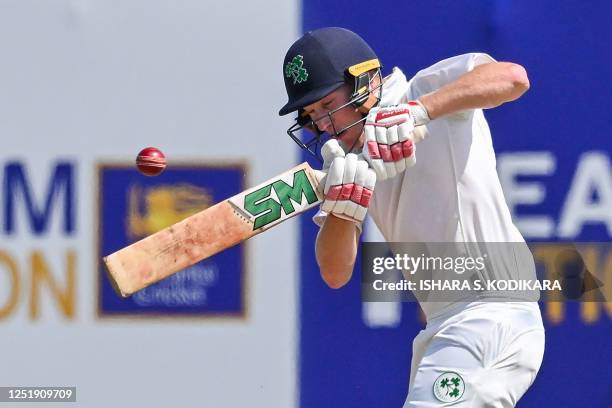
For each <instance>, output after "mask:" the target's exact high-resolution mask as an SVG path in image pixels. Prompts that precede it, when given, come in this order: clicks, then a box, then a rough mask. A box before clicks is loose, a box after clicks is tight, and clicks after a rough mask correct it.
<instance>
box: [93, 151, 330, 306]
mask: <svg viewBox="0 0 612 408" xmlns="http://www.w3.org/2000/svg"><path fill="white" fill-rule="evenodd" d="M324 176H325V173H323V172H321V171H318V170H314V169H312V168H311V167H310V166H309V165H308V163H306V162H304V163H302V164H300V165H298V166H296V167H294V168H292V169H291V170H288V171H286V172H284V173H282V174H280V175H278V176H276V177H274V178H271V179H270V180H268V181H266V182H264V183H262V184H260V185H258V186H256V187H253V188H250V189H248V190H246V191H243V192H242V193H240V194H237V195H235V196H233V197H231V198H229V199H227V200H225V201H222V202H220V203H218V204H215V205H214V206H212V207H209V208H207V209H205V210H202V211H200V212H199V213H197V214H194V215H192V216H190V217H188V218H185V219H184V220H183V221H180V222H178V223H176V224H174V225H171V226H169V227H167V228H165V229H163V230H161V231H158V232H156V233H155V234H152V235H150V236H148V237H146V238H144V239H142V240H140V241H138V242H135V243H133V244H131V245H129V246H127V247H125V248H123V249H120V250H119V251H117V252H114V253H112V254H110V255H108V256H106V257H104V262H105V264H106V267H107V269H108V272H109V276H110V280H111V282H112V284H113V286H114V288H115V290H116V291H117V292H118V293H119V294H120V295H121V296H123V297H127V296H129V295H131V294H133V293H134V292H136V291H138V290H140V289H143V288H146V287H147V286H149V285H151V284H153V283H155V282H158V281H160V280H162V279H164V278H166V277H168V276H170V275H172V274H175V273H177V272H179V271H180V270H182V269H185V268H186V267H188V266H191V265H193V264H195V263H197V262H199V261H201V260H203V259H206V258H208V257H210V256H212V255H214V254H216V253H218V252H221V251H223V250H224V249H226V248H229V247H231V246H234V245H236V244H238V243H240V242H242V241H244V240H246V239H249V238H251V237H252V236H254V235H257V234H259V233H260V232H263V231H265V230H267V229H268V228H272V227H273V226H275V225H278V224H279V223H281V222H283V221H285V220H287V219H289V218H291V217H294V216H296V215H298V214H301V213H303V212H304V211H306V210H308V209H310V208H312V207H314V206H316V205H317V204H319V203H321V201H322V200H323V193H322V192H321V191H319V190H318V189H317V186H318V185H319V182H320V181H321V179H322V178H323V177H324Z"/></svg>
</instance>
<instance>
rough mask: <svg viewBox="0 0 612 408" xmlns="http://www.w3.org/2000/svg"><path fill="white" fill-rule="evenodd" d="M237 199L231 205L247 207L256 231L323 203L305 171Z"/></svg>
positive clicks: (285, 175) (295, 172)
mask: <svg viewBox="0 0 612 408" xmlns="http://www.w3.org/2000/svg"><path fill="white" fill-rule="evenodd" d="M243 197H244V201H243V200H242V198H243ZM237 198H238V199H237V200H234V199H230V202H232V203H233V204H234V205H236V204H237V203H240V202H242V203H244V204H243V206H242V208H243V209H244V211H245V212H246V213H247V214H249V216H248V218H249V219H250V220H251V221H252V222H253V230H256V229H259V228H263V227H271V226H272V225H274V224H276V223H278V222H281V221H284V220H285V219H287V218H289V217H291V216H293V215H296V214H299V213H301V212H303V211H306V210H307V209H309V208H311V207H313V206H314V205H316V204H317V203H319V202H320V197H319V195H318V193H317V191H316V189H315V187H314V186H313V183H312V181H311V179H310V178H309V177H308V174H307V170H306V169H304V168H302V169H299V170H297V171H295V170H294V171H288V172H286V173H283V174H281V175H280V176H279V177H277V178H276V180H274V181H272V182H270V181H268V182H267V183H266V184H265V185H263V186H257V187H255V188H253V189H251V190H248V191H245V192H244V193H243V194H241V195H240V196H238V197H237ZM238 207H240V206H238Z"/></svg>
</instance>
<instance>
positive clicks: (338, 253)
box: [315, 215, 359, 289]
mask: <svg viewBox="0 0 612 408" xmlns="http://www.w3.org/2000/svg"><path fill="white" fill-rule="evenodd" d="M358 242H359V230H358V229H357V227H356V226H355V223H353V222H351V221H347V220H343V219H341V218H337V217H335V216H333V215H328V216H327V218H326V219H325V223H324V224H323V226H322V227H321V229H320V231H319V235H318V236H317V242H316V247H315V250H316V256H317V263H318V264H319V268H320V270H321V277H322V278H323V280H324V281H325V283H326V284H327V285H328V286H329V287H331V288H334V289H336V288H340V287H342V286H344V285H345V284H346V283H347V282H348V281H349V280H350V278H351V275H352V274H353V267H354V266H355V258H356V257H357V244H358Z"/></svg>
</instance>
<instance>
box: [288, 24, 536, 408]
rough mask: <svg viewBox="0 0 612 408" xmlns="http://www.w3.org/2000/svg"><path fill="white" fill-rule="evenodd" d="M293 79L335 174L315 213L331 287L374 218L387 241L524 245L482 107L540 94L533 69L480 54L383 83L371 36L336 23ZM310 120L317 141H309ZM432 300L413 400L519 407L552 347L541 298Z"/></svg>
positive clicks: (416, 347)
mask: <svg viewBox="0 0 612 408" xmlns="http://www.w3.org/2000/svg"><path fill="white" fill-rule="evenodd" d="M283 77H284V80H285V87H286V91H287V95H288V102H287V103H286V104H285V105H284V106H283V107H282V108H281V110H280V112H279V114H280V115H286V114H289V113H291V112H297V119H296V123H295V124H294V125H293V126H292V127H291V128H289V130H288V133H289V135H290V136H291V137H292V138H293V139H294V140H295V141H296V142H297V143H298V144H299V145H300V147H302V148H304V149H306V150H308V151H310V152H311V153H313V154H315V155H320V156H321V157H322V159H323V169H324V170H325V171H326V172H327V176H326V177H325V178H324V180H323V181H322V183H321V184H322V185H321V186H320V187H321V188H322V190H323V191H324V193H325V199H324V201H323V203H322V204H321V208H320V211H319V212H318V213H317V215H316V216H315V218H314V221H315V222H316V223H317V224H318V225H319V226H320V230H319V233H318V236H317V239H316V244H315V249H316V257H317V262H318V264H319V267H320V271H321V276H322V278H323V280H324V281H325V282H326V283H327V285H329V286H330V287H331V288H340V287H342V286H343V285H345V284H346V283H347V282H348V281H349V279H350V278H351V275H352V272H353V267H354V264H355V258H356V254H357V246H358V243H359V236H360V234H361V229H362V222H363V220H364V217H365V215H366V213H369V214H370V216H371V218H372V219H373V221H374V222H375V223H376V225H377V227H378V228H379V229H380V231H381V232H382V234H383V236H384V238H385V240H386V241H388V242H504V243H511V242H514V243H516V242H518V243H521V242H524V239H523V237H522V236H521V234H520V232H519V231H518V229H517V228H516V227H515V226H514V224H513V223H512V220H511V216H510V212H509V210H508V206H507V204H506V202H505V199H504V196H503V193H502V188H501V184H500V182H499V179H498V176H497V172H496V167H495V152H494V150H493V145H492V140H491V133H490V131H489V126H488V124H487V121H486V119H485V117H484V114H483V109H488V108H494V107H497V106H500V105H502V104H504V103H506V102H510V101H514V100H516V99H518V98H519V97H520V96H521V95H522V94H523V93H525V91H527V89H528V88H529V80H528V78H527V73H526V72H525V69H524V68H523V67H522V66H520V65H517V64H514V63H510V62H497V61H495V60H494V59H493V58H491V57H490V56H488V55H486V54H482V53H470V54H464V55H459V56H455V57H452V58H449V59H445V60H443V61H440V62H438V63H436V64H434V65H432V66H430V67H428V68H425V69H423V70H421V71H419V72H417V74H416V75H415V76H414V77H412V78H411V79H407V78H406V76H405V75H404V73H403V72H402V71H401V70H400V69H399V68H394V69H393V71H392V73H391V74H390V75H389V76H387V77H385V78H383V77H382V75H381V64H380V62H379V60H378V58H377V56H376V54H375V53H374V51H373V50H372V49H371V48H370V46H369V45H368V44H367V43H366V42H365V41H364V40H363V39H362V38H360V37H359V36H358V35H357V34H355V33H353V32H351V31H349V30H346V29H342V28H336V27H330V28H322V29H319V30H315V31H312V32H308V33H306V34H305V35H303V36H302V37H301V38H299V39H298V40H297V41H296V42H295V43H294V44H293V45H292V46H291V47H290V48H289V50H288V51H287V54H286V56H285V60H284V63H283ZM301 129H307V130H309V131H310V132H311V133H312V137H310V138H308V139H305V141H303V140H302V139H301V138H300V135H299V133H300V131H301ZM493 273H495V271H493ZM420 305H421V308H422V310H423V312H424V314H425V317H426V319H427V325H426V327H425V329H424V330H422V331H421V332H420V333H419V335H418V336H417V337H416V338H415V339H414V341H413V351H412V363H411V371H410V383H409V387H408V396H407V398H406V402H405V404H404V408H408V407H439V406H443V405H444V406H447V405H451V406H453V407H470V408H475V407H514V406H515V405H516V403H517V401H518V400H519V399H520V398H521V396H522V395H523V394H524V393H525V392H526V391H527V389H528V388H529V386H530V385H531V384H532V383H533V381H534V379H535V376H536V374H537V372H538V370H539V368H540V364H541V362H542V357H543V353H544V328H543V325H542V318H541V314H540V310H539V307H538V305H537V303H536V302H533V301H532V302H528V301H512V302H487V301H486V300H485V299H479V298H474V299H471V300H470V301H462V302H446V303H444V302H421V304H420ZM441 387H442V388H443V387H446V390H452V392H446V393H439V392H437V390H438V389H441Z"/></svg>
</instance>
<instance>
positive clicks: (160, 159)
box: [136, 147, 166, 176]
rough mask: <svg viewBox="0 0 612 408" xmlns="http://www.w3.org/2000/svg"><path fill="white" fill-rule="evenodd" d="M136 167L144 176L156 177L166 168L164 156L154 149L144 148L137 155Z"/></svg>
mask: <svg viewBox="0 0 612 408" xmlns="http://www.w3.org/2000/svg"><path fill="white" fill-rule="evenodd" d="M136 166H137V167H138V170H139V171H140V172H141V173H142V174H144V175H145V176H158V175H159V174H161V172H162V171H164V169H165V168H166V156H164V154H163V153H162V152H161V150H159V149H158V148H156V147H146V148H144V149H142V150H141V151H140V153H138V156H137V157H136Z"/></svg>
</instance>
